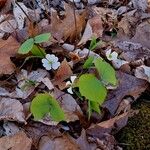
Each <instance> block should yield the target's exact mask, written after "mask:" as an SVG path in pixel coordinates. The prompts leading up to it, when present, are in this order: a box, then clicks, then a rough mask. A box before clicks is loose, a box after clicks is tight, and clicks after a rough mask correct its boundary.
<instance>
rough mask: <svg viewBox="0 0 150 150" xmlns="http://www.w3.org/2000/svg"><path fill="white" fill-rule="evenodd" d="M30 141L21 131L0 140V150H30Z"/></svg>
mask: <svg viewBox="0 0 150 150" xmlns="http://www.w3.org/2000/svg"><path fill="white" fill-rule="evenodd" d="M31 144H32V140H31V139H29V138H28V137H27V136H26V134H25V133H24V132H22V131H20V132H18V133H16V134H15V135H13V136H4V137H2V138H0V150H9V149H11V150H30V149H31Z"/></svg>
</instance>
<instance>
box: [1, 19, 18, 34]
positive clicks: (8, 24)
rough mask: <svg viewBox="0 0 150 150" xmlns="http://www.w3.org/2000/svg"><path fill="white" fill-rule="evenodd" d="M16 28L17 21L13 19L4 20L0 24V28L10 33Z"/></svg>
mask: <svg viewBox="0 0 150 150" xmlns="http://www.w3.org/2000/svg"><path fill="white" fill-rule="evenodd" d="M16 28H17V23H16V21H15V20H14V19H10V20H6V21H4V22H2V23H1V24H0V30H2V31H3V32H6V33H12V32H14V31H15V29H16Z"/></svg>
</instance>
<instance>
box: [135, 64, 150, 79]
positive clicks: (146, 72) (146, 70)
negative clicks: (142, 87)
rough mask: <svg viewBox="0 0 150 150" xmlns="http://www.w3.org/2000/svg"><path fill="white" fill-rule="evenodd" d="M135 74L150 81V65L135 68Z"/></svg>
mask: <svg viewBox="0 0 150 150" xmlns="http://www.w3.org/2000/svg"><path fill="white" fill-rule="evenodd" d="M135 76H136V77H137V78H140V79H144V80H147V81H148V82H150V67H148V66H145V65H142V66H140V67H137V68H136V69H135Z"/></svg>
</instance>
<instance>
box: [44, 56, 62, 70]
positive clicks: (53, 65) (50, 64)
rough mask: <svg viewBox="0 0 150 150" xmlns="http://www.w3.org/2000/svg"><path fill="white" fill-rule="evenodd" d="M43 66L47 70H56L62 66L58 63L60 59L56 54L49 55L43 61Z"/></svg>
mask: <svg viewBox="0 0 150 150" xmlns="http://www.w3.org/2000/svg"><path fill="white" fill-rule="evenodd" d="M42 63H43V66H44V67H45V68H46V70H51V69H54V70H56V69H57V68H58V67H59V66H60V62H59V61H58V57H56V56H55V55H54V54H51V55H50V54H47V55H46V58H43V59H42Z"/></svg>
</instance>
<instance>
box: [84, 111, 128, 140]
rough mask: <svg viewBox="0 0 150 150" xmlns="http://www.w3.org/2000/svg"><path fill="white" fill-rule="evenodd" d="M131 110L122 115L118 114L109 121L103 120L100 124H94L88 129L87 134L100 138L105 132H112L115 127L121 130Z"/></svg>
mask: <svg viewBox="0 0 150 150" xmlns="http://www.w3.org/2000/svg"><path fill="white" fill-rule="evenodd" d="M128 116H129V112H126V113H124V114H122V115H120V116H116V117H114V118H112V119H109V120H107V121H103V122H101V123H99V124H96V125H93V126H91V127H90V128H88V129H87V134H88V135H89V136H93V137H95V138H96V137H97V138H99V139H101V138H103V136H104V134H105V133H108V134H110V133H111V132H112V130H113V129H117V130H120V129H121V128H123V127H124V126H125V125H126V124H127V121H128Z"/></svg>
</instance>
